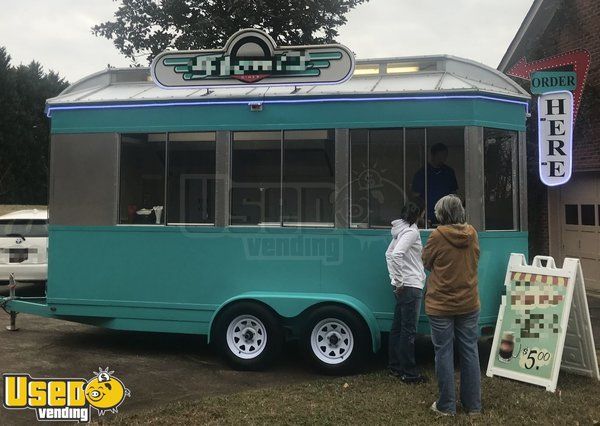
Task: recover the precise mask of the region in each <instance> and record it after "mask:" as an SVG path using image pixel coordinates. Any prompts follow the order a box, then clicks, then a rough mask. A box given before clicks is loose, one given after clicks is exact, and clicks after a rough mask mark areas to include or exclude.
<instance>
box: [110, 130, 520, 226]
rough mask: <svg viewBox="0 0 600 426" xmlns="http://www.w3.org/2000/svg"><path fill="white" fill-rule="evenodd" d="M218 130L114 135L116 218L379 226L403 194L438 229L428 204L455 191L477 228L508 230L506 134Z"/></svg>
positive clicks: (513, 153) (510, 192) (510, 138)
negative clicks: (116, 150) (116, 148)
mask: <svg viewBox="0 0 600 426" xmlns="http://www.w3.org/2000/svg"><path fill="white" fill-rule="evenodd" d="M217 133H218V132H195V133H169V134H166V133H150V134H123V135H121V138H120V166H119V170H120V172H119V190H120V192H119V197H118V199H119V207H118V223H120V224H146V225H160V224H163V225H164V224H169V225H180V224H182V225H183V224H187V225H189V224H191V225H214V224H215V223H219V226H226V225H227V224H230V225H238V226H244V225H245V226H313V227H320V226H325V227H333V226H334V224H335V226H341V227H346V226H348V225H349V226H350V227H352V228H387V227H389V226H391V222H392V221H393V220H395V219H397V218H398V217H399V216H400V213H401V210H402V207H403V206H404V205H405V203H407V202H410V201H412V202H419V203H421V204H423V205H424V207H425V212H424V214H423V217H422V218H421V219H420V220H419V221H418V222H417V224H418V226H419V227H420V228H421V229H427V228H434V227H436V226H437V225H438V223H437V220H436V218H435V212H434V207H435V204H436V203H437V201H438V200H439V199H440V198H442V197H443V196H445V195H448V194H456V195H458V196H459V197H460V198H461V199H462V200H463V201H464V203H465V206H466V209H467V219H468V221H469V222H471V223H472V224H474V225H475V226H476V228H477V229H478V230H515V229H518V222H519V203H518V200H519V193H518V187H519V181H518V169H519V168H518V165H519V162H518V149H519V147H518V139H519V138H518V133H517V132H514V131H507V130H499V129H483V128H481V127H469V128H464V127H432V128H392V129H352V130H349V131H348V130H347V131H346V132H345V133H344V132H338V133H336V132H334V131H333V130H289V131H288V130H285V131H281V130H277V131H260V132H253V131H239V132H221V133H220V134H219V136H218V137H217ZM337 135H339V137H338V136H337ZM344 135H345V136H344ZM219 138H220V139H219ZM336 138H338V140H337V141H336ZM217 141H220V142H219V143H221V144H223V145H219V146H220V148H219V149H217ZM338 142H339V143H338ZM219 150H220V151H219ZM219 152H221V154H219V156H218V155H217V154H218V153H219ZM336 155H340V157H339V159H338V163H339V164H338V167H339V166H340V165H342V166H344V167H342V168H341V169H338V173H337V174H336ZM218 158H220V160H219V159H218ZM466 158H468V159H469V161H468V163H466V160H465V159H466ZM217 170H220V172H219V176H220V179H222V181H219V182H221V183H218V182H217V180H216V178H217V174H216V173H217ZM336 176H337V179H338V182H336ZM223 182H225V183H223ZM336 184H337V185H336ZM219 185H221V187H220V186H219ZM219 188H222V189H219ZM336 188H337V191H338V192H336ZM219 191H222V192H219ZM220 197H221V198H220ZM469 197H470V198H469ZM217 200H222V201H219V202H218V203H219V204H218V205H217ZM481 200H483V203H482V202H481ZM218 206H221V207H218ZM113 211H114V210H113ZM336 211H337V212H338V213H337V214H336V213H335V212H336ZM342 211H347V212H348V214H347V215H346V214H345V213H344V214H343V216H342V219H343V218H344V217H345V218H348V219H349V220H347V219H345V220H340V216H339V215H340V213H339V212H342ZM219 212H223V213H219ZM217 215H219V217H216V216H217ZM221 224H223V225H221Z"/></svg>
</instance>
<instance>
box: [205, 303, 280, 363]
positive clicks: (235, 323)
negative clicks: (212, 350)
mask: <svg viewBox="0 0 600 426" xmlns="http://www.w3.org/2000/svg"><path fill="white" fill-rule="evenodd" d="M213 342H214V344H215V346H216V348H217V350H218V351H219V352H220V353H221V354H222V355H223V357H224V358H225V359H226V360H227V362H228V363H229V364H230V365H231V366H232V367H233V368H234V369H236V370H263V369H265V368H266V367H268V366H269V365H270V364H271V362H272V361H273V360H274V359H275V358H276V356H277V355H278V354H279V352H280V351H281V348H282V345H283V330H282V328H281V326H280V324H279V320H278V318H277V316H276V315H275V314H274V313H273V312H272V311H271V310H270V309H268V308H266V307H265V306H262V305H260V304H258V303H253V302H240V303H236V304H234V305H231V306H228V307H226V308H224V309H223V311H222V312H221V313H220V314H219V316H218V318H217V320H216V322H215V326H214V328H213Z"/></svg>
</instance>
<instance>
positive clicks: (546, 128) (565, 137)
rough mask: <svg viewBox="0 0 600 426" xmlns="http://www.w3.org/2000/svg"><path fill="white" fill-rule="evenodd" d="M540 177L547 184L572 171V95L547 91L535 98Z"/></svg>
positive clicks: (559, 181)
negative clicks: (536, 104)
mask: <svg viewBox="0 0 600 426" xmlns="http://www.w3.org/2000/svg"><path fill="white" fill-rule="evenodd" d="M538 138H539V141H538V147H539V155H540V160H539V168H540V179H541V180H542V182H544V183H545V184H546V185H548V186H556V185H562V184H564V183H566V182H568V181H569V179H570V178H571V171H572V145H573V95H572V93H571V92H569V91H559V92H550V93H544V94H542V95H540V97H539V98H538Z"/></svg>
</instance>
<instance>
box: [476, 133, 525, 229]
mask: <svg viewBox="0 0 600 426" xmlns="http://www.w3.org/2000/svg"><path fill="white" fill-rule="evenodd" d="M483 140H484V145H483V146H484V170H485V191H484V197H485V229H486V230H506V229H508V230H511V229H516V228H517V208H516V207H517V203H516V196H517V192H516V182H515V178H516V170H517V159H516V157H517V155H516V149H517V132H514V131H510V130H499V129H484V130H483Z"/></svg>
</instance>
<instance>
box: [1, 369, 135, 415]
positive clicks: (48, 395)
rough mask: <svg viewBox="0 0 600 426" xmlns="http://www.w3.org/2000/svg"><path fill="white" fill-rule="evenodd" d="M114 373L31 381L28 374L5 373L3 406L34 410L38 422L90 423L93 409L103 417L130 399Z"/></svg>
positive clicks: (10, 408) (103, 371) (101, 372)
mask: <svg viewBox="0 0 600 426" xmlns="http://www.w3.org/2000/svg"><path fill="white" fill-rule="evenodd" d="M113 373H114V371H109V370H108V368H106V369H105V370H103V369H101V368H100V369H98V371H97V372H94V377H93V378H91V379H89V380H85V379H78V378H67V379H65V378H50V379H47V378H43V379H34V378H32V377H31V376H30V375H29V374H4V375H3V377H4V407H5V408H7V409H9V410H26V409H31V410H35V414H36V417H37V419H38V421H79V422H89V421H90V414H91V411H92V408H93V409H95V410H96V411H97V412H98V415H100V416H102V415H104V413H106V412H107V411H110V412H112V413H117V412H118V408H119V406H120V405H121V404H122V403H123V401H124V400H125V398H126V397H129V396H131V392H130V391H129V389H127V388H126V387H125V385H124V384H123V382H122V381H121V380H119V379H118V378H117V377H115V376H114V375H113Z"/></svg>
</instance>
